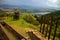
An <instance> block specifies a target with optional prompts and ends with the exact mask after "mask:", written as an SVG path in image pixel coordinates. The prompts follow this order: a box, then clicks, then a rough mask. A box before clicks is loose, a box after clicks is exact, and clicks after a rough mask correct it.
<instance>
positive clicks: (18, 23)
mask: <svg viewBox="0 0 60 40" xmlns="http://www.w3.org/2000/svg"><path fill="white" fill-rule="evenodd" d="M4 21H6V22H8V23H9V24H10V25H12V26H13V28H14V29H15V30H17V31H18V32H19V33H21V34H22V35H24V36H25V37H27V36H28V35H27V34H26V30H29V29H35V30H39V26H34V25H33V24H30V23H27V22H26V21H25V20H23V19H22V18H20V19H19V20H15V21H13V19H12V18H11V17H7V18H6V19H5V20H4Z"/></svg>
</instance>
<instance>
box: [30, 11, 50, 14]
mask: <svg viewBox="0 0 60 40" xmlns="http://www.w3.org/2000/svg"><path fill="white" fill-rule="evenodd" d="M48 13H50V12H38V13H30V14H33V15H34V14H41V15H44V14H48Z"/></svg>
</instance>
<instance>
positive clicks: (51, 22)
mask: <svg viewBox="0 0 60 40" xmlns="http://www.w3.org/2000/svg"><path fill="white" fill-rule="evenodd" d="M59 19H60V18H54V17H53V16H50V17H48V18H46V17H45V16H41V18H40V21H39V22H40V24H41V25H40V33H42V34H44V35H45V37H48V40H50V39H51V34H53V36H52V37H53V38H52V40H55V38H56V33H57V29H58V27H59V26H58V23H59Z"/></svg>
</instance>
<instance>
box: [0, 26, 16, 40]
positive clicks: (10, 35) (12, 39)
mask: <svg viewBox="0 0 60 40" xmlns="http://www.w3.org/2000/svg"><path fill="white" fill-rule="evenodd" d="M1 28H2V29H3V31H4V32H5V34H6V35H7V37H8V38H9V40H17V38H16V37H15V36H14V35H13V33H11V32H9V31H8V30H7V29H6V28H4V27H1Z"/></svg>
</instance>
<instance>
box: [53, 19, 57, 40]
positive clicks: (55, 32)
mask: <svg viewBox="0 0 60 40" xmlns="http://www.w3.org/2000/svg"><path fill="white" fill-rule="evenodd" d="M55 24H56V26H55V30H54V36H53V40H55V36H56V31H57V28H58V19H56V20H55Z"/></svg>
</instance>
